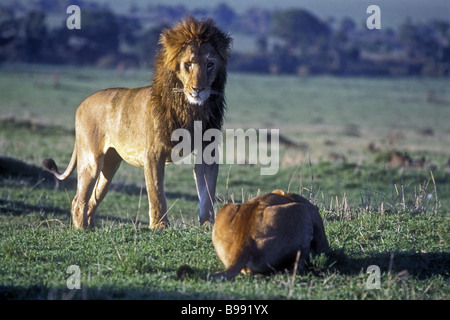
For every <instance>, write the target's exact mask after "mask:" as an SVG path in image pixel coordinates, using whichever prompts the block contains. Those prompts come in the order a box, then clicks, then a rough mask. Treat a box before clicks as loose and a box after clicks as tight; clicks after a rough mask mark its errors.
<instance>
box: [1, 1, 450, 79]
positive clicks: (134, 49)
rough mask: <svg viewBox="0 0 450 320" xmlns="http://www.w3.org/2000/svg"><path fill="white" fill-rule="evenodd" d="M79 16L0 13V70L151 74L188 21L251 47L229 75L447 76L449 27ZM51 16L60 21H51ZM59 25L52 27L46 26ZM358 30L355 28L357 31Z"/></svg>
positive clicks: (289, 14) (279, 18) (155, 8)
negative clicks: (97, 69) (166, 36)
mask: <svg viewBox="0 0 450 320" xmlns="http://www.w3.org/2000/svg"><path fill="white" fill-rule="evenodd" d="M73 3H76V4H78V5H79V6H80V7H81V8H82V10H81V25H82V28H81V29H79V30H76V29H73V30H69V29H68V28H67V26H66V20H65V18H67V16H68V15H67V14H65V9H66V7H65V6H66V5H69V1H67V3H65V1H49V0H39V1H34V2H33V6H32V7H29V6H28V7H24V6H23V5H16V6H15V5H14V4H10V5H9V6H2V7H0V63H10V62H21V63H47V64H72V65H94V66H105V67H112V66H120V67H136V68H137V67H149V66H152V64H153V59H154V56H155V54H156V51H157V49H158V44H157V42H158V38H159V34H160V33H161V31H162V30H163V29H164V28H166V27H169V26H170V25H171V24H173V23H174V22H176V21H178V20H179V19H181V18H183V17H185V16H186V15H187V14H192V15H194V16H195V17H197V18H202V17H212V18H214V19H215V21H216V23H217V24H218V25H219V26H221V27H222V28H223V29H224V30H227V31H229V32H230V33H231V34H232V35H238V36H241V37H243V39H245V41H244V42H250V43H248V44H249V45H248V47H249V48H248V49H245V50H241V49H240V48H235V50H233V53H232V56H231V59H230V65H229V68H230V70H233V71H239V72H253V73H272V74H298V75H309V74H336V75H366V76H373V75H389V76H392V75H394V76H395V75H400V76H405V75H433V76H448V75H449V74H450V23H449V22H448V21H437V20H435V21H428V22H421V23H415V22H414V21H412V20H411V19H407V20H405V21H404V22H402V23H401V24H400V25H399V27H398V28H397V29H395V30H394V29H392V28H386V29H383V28H382V29H379V30H369V29H368V28H366V27H365V26H364V25H363V24H362V23H358V22H355V21H354V20H353V19H351V18H349V17H347V18H343V19H340V20H337V19H332V18H330V19H327V20H322V19H320V18H318V17H317V16H315V15H314V14H312V13H311V12H309V11H308V10H306V9H301V8H292V9H285V10H272V11H271V10H268V9H263V8H250V9H248V10H246V11H245V12H242V13H237V12H236V11H234V10H233V8H231V7H230V6H228V5H227V4H225V3H221V4H218V5H217V6H215V7H212V8H210V9H205V8H202V9H187V8H186V7H185V6H183V5H178V6H167V5H148V6H146V7H145V8H142V7H137V6H136V5H133V4H131V5H130V7H129V8H128V10H126V12H121V13H120V14H118V13H114V12H113V11H112V10H111V9H110V8H109V7H108V6H107V5H99V4H95V3H91V2H87V1H83V0H78V1H70V4H73ZM55 17H58V18H59V20H58V19H56V18H55ZM55 20H56V21H57V22H56V23H53V24H52V23H50V22H49V21H55ZM359 24H360V25H359Z"/></svg>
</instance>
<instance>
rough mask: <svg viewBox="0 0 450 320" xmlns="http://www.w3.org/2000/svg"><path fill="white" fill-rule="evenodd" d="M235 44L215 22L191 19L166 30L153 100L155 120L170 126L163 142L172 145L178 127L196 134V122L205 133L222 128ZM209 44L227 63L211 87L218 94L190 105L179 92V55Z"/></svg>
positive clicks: (163, 137) (156, 63)
mask: <svg viewBox="0 0 450 320" xmlns="http://www.w3.org/2000/svg"><path fill="white" fill-rule="evenodd" d="M231 42H232V39H231V37H230V36H228V35H227V34H225V33H224V32H222V31H221V30H220V29H219V28H217V27H216V26H215V23H214V21H213V20H212V19H202V20H196V19H195V18H193V17H192V16H188V17H187V18H186V19H185V20H182V22H181V23H179V24H177V25H176V26H174V27H173V28H172V29H166V30H164V31H163V33H162V34H161V37H160V40H159V44H160V49H159V51H158V53H157V55H156V60H155V69H154V75H153V81H152V82H153V85H152V87H153V89H152V90H153V92H152V97H151V104H152V107H153V112H152V117H154V119H157V121H159V122H160V123H164V124H165V125H166V126H167V128H165V129H167V130H164V132H160V135H161V137H160V138H161V139H162V141H165V142H166V143H168V144H171V142H170V135H171V133H172V132H173V131H174V130H175V129H178V128H184V129H187V130H189V131H191V132H192V130H193V123H194V121H202V123H203V130H207V129H209V128H216V129H220V128H221V127H222V124H223V118H224V112H225V109H226V103H225V96H224V89H225V84H226V81H227V69H226V64H227V62H228V58H229V56H230V49H229V48H230V45H231ZM205 43H209V44H210V45H211V46H212V47H213V48H214V49H215V50H216V51H217V53H218V55H219V56H220V58H221V59H222V60H223V64H222V68H221V69H220V70H218V73H217V77H216V79H215V81H214V82H213V83H212V86H211V89H212V90H213V91H214V93H213V94H211V96H210V97H209V99H208V100H207V101H206V102H205V103H204V104H203V105H201V106H198V105H193V104H190V103H189V102H188V101H187V100H186V98H185V96H184V94H180V93H177V89H180V88H182V87H183V84H182V82H181V81H180V80H179V79H178V77H177V72H179V67H180V66H179V61H178V56H179V55H180V53H181V52H182V51H183V50H184V48H185V47H186V46H187V45H189V44H191V45H192V44H194V45H198V46H201V45H202V44H205Z"/></svg>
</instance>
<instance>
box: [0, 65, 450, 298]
mask: <svg viewBox="0 0 450 320" xmlns="http://www.w3.org/2000/svg"><path fill="white" fill-rule="evenodd" d="M55 72H59V73H60V82H59V86H58V87H56V88H55V87H53V84H52V81H53V80H52V74H54V73H55ZM149 78H150V72H148V71H145V70H144V71H139V72H135V73H134V74H133V75H131V74H127V75H122V76H120V75H118V74H117V73H116V72H115V71H114V70H89V69H83V68H81V69H80V68H71V67H63V68H61V67H43V66H18V67H15V68H11V67H3V68H2V69H1V70H0V85H1V86H2V89H3V88H5V90H2V92H5V94H2V95H1V96H0V119H1V123H0V155H4V156H5V155H6V156H10V157H14V158H17V159H20V160H22V161H25V162H27V163H29V164H33V165H36V166H40V163H41V161H42V159H43V158H46V157H49V156H52V157H54V158H55V159H56V161H57V163H58V164H60V166H61V168H63V167H65V166H66V165H67V163H68V161H69V159H70V155H71V152H72V144H73V141H74V137H73V117H74V112H75V109H76V106H77V105H78V103H79V102H80V101H82V99H83V98H85V97H86V96H88V95H89V94H91V93H92V92H94V91H96V90H99V89H101V88H104V87H109V86H128V87H133V86H140V85H145V84H147V83H148V79H149ZM19 85H22V87H25V88H26V89H27V91H24V90H22V89H20V87H19ZM447 85H448V80H445V79H395V80H390V79H353V78H348V79H347V78H346V79H336V78H329V77H319V78H307V79H301V78H296V77H265V76H262V77H258V76H253V75H242V74H231V75H230V77H229V86H228V89H227V97H228V108H229V109H228V113H227V120H226V123H225V126H226V127H227V128H239V127H241V126H242V127H243V128H279V129H280V133H281V134H282V135H283V136H285V137H288V138H289V139H292V140H294V141H296V142H299V143H304V144H307V146H305V147H303V148H288V147H286V146H282V148H281V150H280V162H281V167H280V170H279V172H278V173H277V174H276V175H275V176H261V175H260V170H259V169H260V168H259V167H258V166H254V165H232V166H229V165H222V166H221V168H220V171H219V179H218V186H217V198H218V201H217V204H216V208H217V209H219V208H220V206H221V205H222V203H223V202H224V201H232V200H234V201H236V202H241V201H243V200H247V199H248V198H250V197H252V196H255V195H257V194H258V193H261V194H262V193H266V192H270V191H272V190H273V189H277V188H279V189H283V190H287V189H289V190H290V191H291V192H297V193H301V194H302V195H304V196H305V197H307V198H309V199H311V201H312V202H314V203H315V204H316V205H318V206H319V209H320V212H321V215H322V217H323V219H324V223H325V230H326V233H327V236H328V239H329V242H330V245H331V252H330V254H329V255H328V256H327V257H316V258H313V260H312V261H311V262H310V263H309V265H308V268H307V272H305V273H301V274H297V275H295V276H293V275H292V274H291V273H279V274H274V275H271V276H264V277H262V276H245V275H239V276H238V277H237V278H236V279H235V280H233V281H228V282H226V281H217V282H211V281H209V280H208V275H209V274H211V273H214V272H217V271H220V270H222V268H223V265H222V264H221V262H220V261H219V259H218V257H217V255H216V254H215V251H214V249H213V246H212V242H211V230H210V229H209V228H203V227H199V226H198V223H197V219H198V211H199V207H198V200H197V198H196V197H197V196H196V192H195V184H194V180H193V176H192V169H193V168H192V166H191V165H183V166H176V165H168V166H167V168H166V191H167V196H168V205H169V207H171V209H170V211H169V213H168V215H169V218H170V219H171V222H172V227H171V228H169V229H167V230H162V231H161V230H160V231H156V230H149V229H148V213H147V212H148V203H147V197H146V193H145V190H143V189H142V187H143V186H144V178H143V172H142V170H141V169H137V168H134V167H132V166H130V165H127V164H125V163H124V164H122V166H121V168H120V169H119V172H118V174H117V175H116V177H115V179H114V181H113V187H112V190H111V191H110V193H109V194H108V195H107V197H106V198H105V200H104V201H103V202H102V204H101V206H100V208H99V211H98V219H97V228H96V229H94V230H91V231H79V230H73V229H72V228H71V225H70V219H69V211H70V203H71V201H72V198H73V196H74V194H75V190H74V187H73V185H67V186H66V187H59V188H57V189H55V185H54V183H53V182H52V181H43V180H40V178H29V177H18V176H14V177H8V176H0V296H1V297H4V298H9V299H64V298H66V299H448V297H449V294H450V292H449V291H450V286H449V274H448V273H449V266H450V257H449V256H450V252H449V251H450V248H449V243H450V241H449V231H448V230H449V229H450V225H449V212H450V172H449V170H448V168H446V162H447V160H448V158H450V153H449V150H448V148H447V147H446V146H447V144H446V141H449V136H450V129H449V128H448V124H447V119H448V118H449V116H450V113H449V112H450V106H447V105H434V104H430V103H428V102H427V101H426V93H427V91H428V90H429V89H433V90H434V91H435V92H436V93H437V94H438V95H441V96H444V97H445V96H446V95H448V93H447V92H446V91H445V88H446V86H447ZM447 98H448V96H447ZM426 128H431V129H432V132H431V134H426V135H424V134H423V133H422V132H423V130H422V129H426ZM370 142H372V143H373V144H374V145H375V148H372V149H369V148H368V144H369V143H370ZM392 150H399V151H402V152H408V153H409V154H410V155H411V156H412V157H413V158H418V157H421V156H425V157H426V159H427V162H428V163H429V166H427V168H425V169H412V168H391V167H389V166H386V162H387V161H388V158H386V154H388V153H389V152H390V151H392ZM332 153H338V154H339V155H342V156H345V159H344V158H343V159H341V160H339V161H335V160H333V159H334V158H332V157H331V156H330V155H331V154H332ZM186 264H187V265H189V266H190V267H191V268H192V270H193V273H192V274H190V275H189V276H187V277H186V278H185V279H184V281H181V280H180V279H178V277H177V271H178V270H179V268H180V267H181V266H183V265H186ZM70 265H77V266H79V268H80V271H81V288H82V289H81V290H77V291H70V290H69V289H67V284H66V281H67V279H68V278H69V276H70V274H69V273H67V268H68V267H69V266H70ZM370 265H377V266H378V267H379V268H380V271H381V288H380V289H372V290H369V289H367V288H366V283H367V281H368V278H369V274H367V273H366V271H367V268H368V267H369V266H370Z"/></svg>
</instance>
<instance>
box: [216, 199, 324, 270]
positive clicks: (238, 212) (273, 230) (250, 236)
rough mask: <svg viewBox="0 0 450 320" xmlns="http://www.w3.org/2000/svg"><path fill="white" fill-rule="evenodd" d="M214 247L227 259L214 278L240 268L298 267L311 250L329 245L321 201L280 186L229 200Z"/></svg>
mask: <svg viewBox="0 0 450 320" xmlns="http://www.w3.org/2000/svg"><path fill="white" fill-rule="evenodd" d="M212 241H213V245H214V248H215V250H216V252H217V255H218V256H219V258H220V260H221V261H222V262H223V264H224V265H225V271H223V272H220V273H217V274H215V275H213V277H215V278H220V277H224V278H228V279H230V278H233V277H235V276H236V275H237V274H239V272H241V271H242V272H248V271H250V272H254V273H267V272H272V271H274V270H280V269H283V268H291V267H293V265H294V263H296V259H297V254H298V253H300V259H299V260H298V261H297V263H298V267H299V269H302V264H303V262H304V260H305V258H308V257H309V254H310V252H311V251H313V252H316V253H322V252H327V251H328V249H329V245H328V240H327V238H326V235H325V230H324V226H323V222H322V218H321V217H320V214H319V211H318V209H317V207H316V206H314V205H313V204H311V203H310V202H309V201H308V200H307V199H305V198H303V197H302V196H300V195H298V194H293V193H287V194H286V193H284V192H283V191H280V190H275V191H273V192H272V193H269V194H266V195H263V196H259V197H255V198H253V199H250V200H249V201H247V202H245V203H243V204H241V205H238V204H234V203H230V204H226V205H224V206H223V207H222V208H221V209H220V210H219V212H218V214H217V217H216V223H215V225H214V229H213V233H212Z"/></svg>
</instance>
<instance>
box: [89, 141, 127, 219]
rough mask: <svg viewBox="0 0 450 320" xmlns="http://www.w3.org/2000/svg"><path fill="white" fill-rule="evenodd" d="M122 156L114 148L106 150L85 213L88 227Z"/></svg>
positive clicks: (106, 191)
mask: <svg viewBox="0 0 450 320" xmlns="http://www.w3.org/2000/svg"><path fill="white" fill-rule="evenodd" d="M121 162H122V158H121V157H120V156H119V154H118V153H117V152H116V150H114V149H109V150H108V151H107V152H106V155H105V159H104V160H103V168H102V170H101V171H100V175H99V176H98V179H97V182H96V184H95V187H94V190H93V192H92V195H91V198H90V199H89V208H88V213H87V219H88V227H93V226H94V225H95V213H96V211H97V207H98V206H99V204H100V202H102V200H103V199H104V198H105V196H106V194H107V193H108V190H109V187H110V185H111V181H112V179H113V177H114V175H115V174H116V172H117V169H119V166H120V163H121Z"/></svg>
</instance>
